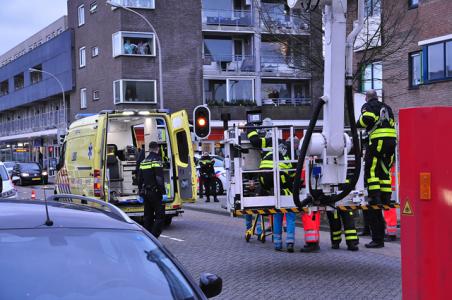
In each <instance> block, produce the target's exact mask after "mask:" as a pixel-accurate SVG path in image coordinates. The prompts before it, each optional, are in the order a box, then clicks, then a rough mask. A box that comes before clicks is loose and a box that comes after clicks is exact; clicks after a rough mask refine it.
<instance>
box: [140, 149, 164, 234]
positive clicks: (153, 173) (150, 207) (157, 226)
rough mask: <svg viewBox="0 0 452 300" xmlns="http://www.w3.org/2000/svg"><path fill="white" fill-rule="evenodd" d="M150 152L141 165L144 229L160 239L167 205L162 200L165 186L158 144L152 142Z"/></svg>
mask: <svg viewBox="0 0 452 300" xmlns="http://www.w3.org/2000/svg"><path fill="white" fill-rule="evenodd" d="M149 151H150V152H149V155H148V156H147V157H146V158H145V159H144V160H143V161H142V162H141V163H140V170H139V176H138V189H139V191H140V196H141V197H143V198H144V228H146V229H147V230H148V231H149V232H151V233H152V234H153V235H154V236H155V237H157V238H158V237H159V236H160V234H161V233H162V228H163V224H164V222H165V204H164V203H163V200H162V198H163V194H164V193H165V184H164V177H163V166H162V160H161V159H162V158H161V156H160V155H159V146H158V144H157V143H156V142H150V143H149Z"/></svg>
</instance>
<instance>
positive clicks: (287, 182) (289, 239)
mask: <svg viewBox="0 0 452 300" xmlns="http://www.w3.org/2000/svg"><path fill="white" fill-rule="evenodd" d="M263 125H264V126H273V122H272V121H271V119H269V118H266V119H264V121H263ZM266 131H267V133H268V135H266V136H265V137H260V136H259V133H258V132H257V130H251V131H249V132H248V139H249V140H250V142H251V144H252V145H253V146H254V147H256V148H259V149H261V150H262V153H261V162H260V165H259V169H261V170H273V149H272V137H271V130H268V129H267V130H266ZM278 144H279V147H278V153H279V154H278V155H279V160H280V161H284V160H290V158H289V157H288V156H287V150H288V147H287V145H286V143H285V142H284V141H283V140H281V141H278ZM279 168H280V169H281V172H280V174H279V175H280V188H281V194H282V195H286V196H289V195H292V183H293V175H294V173H293V172H288V171H284V169H286V170H287V169H292V168H293V167H292V164H290V163H283V162H280V163H279ZM259 181H260V183H261V185H262V187H263V189H264V190H265V191H270V190H271V189H272V188H273V173H272V172H262V173H261V174H260V176H259ZM295 217H296V215H295V213H293V212H288V213H286V228H287V230H286V248H287V252H290V253H292V252H294V242H295ZM282 223H283V214H282V213H279V214H275V215H274V216H273V242H274V246H275V250H276V251H282V227H283V226H282Z"/></svg>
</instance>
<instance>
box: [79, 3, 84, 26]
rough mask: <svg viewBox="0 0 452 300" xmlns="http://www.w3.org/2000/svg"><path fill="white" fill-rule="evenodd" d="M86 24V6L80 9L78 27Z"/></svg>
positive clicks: (81, 6)
mask: <svg viewBox="0 0 452 300" xmlns="http://www.w3.org/2000/svg"><path fill="white" fill-rule="evenodd" d="M83 24H85V5H83V4H82V5H80V6H79V7H78V26H82V25H83Z"/></svg>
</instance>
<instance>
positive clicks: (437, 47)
mask: <svg viewBox="0 0 452 300" xmlns="http://www.w3.org/2000/svg"><path fill="white" fill-rule="evenodd" d="M424 50H426V51H425V52H427V54H424V59H425V60H426V61H425V62H424V66H425V63H426V65H427V66H426V72H424V79H425V78H426V79H427V80H428V81H435V80H444V79H451V78H452V41H447V42H441V43H437V44H433V45H427V46H426V47H425V48H424Z"/></svg>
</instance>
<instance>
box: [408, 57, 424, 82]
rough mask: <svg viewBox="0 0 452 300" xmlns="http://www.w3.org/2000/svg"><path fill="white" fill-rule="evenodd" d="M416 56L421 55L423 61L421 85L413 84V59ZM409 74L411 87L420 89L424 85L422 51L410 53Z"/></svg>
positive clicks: (421, 65) (422, 59) (421, 64)
mask: <svg viewBox="0 0 452 300" xmlns="http://www.w3.org/2000/svg"><path fill="white" fill-rule="evenodd" d="M416 54H417V55H419V58H420V59H421V62H420V67H421V70H420V77H421V82H420V83H419V84H413V78H414V77H413V57H414V55H416ZM408 72H409V74H408V75H409V76H408V80H409V87H410V88H412V89H416V88H419V86H421V85H423V84H424V58H423V51H422V50H419V51H414V52H410V53H408Z"/></svg>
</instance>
